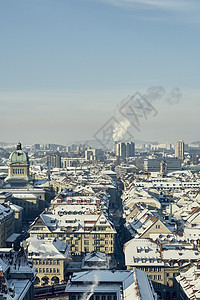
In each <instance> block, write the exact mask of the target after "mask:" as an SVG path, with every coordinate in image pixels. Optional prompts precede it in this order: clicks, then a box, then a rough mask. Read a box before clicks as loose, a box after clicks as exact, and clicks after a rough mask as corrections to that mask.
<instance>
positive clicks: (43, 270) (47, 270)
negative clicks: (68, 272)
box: [36, 268, 60, 274]
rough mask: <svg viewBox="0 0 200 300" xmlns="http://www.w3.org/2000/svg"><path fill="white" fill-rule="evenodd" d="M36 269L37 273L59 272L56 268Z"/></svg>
mask: <svg viewBox="0 0 200 300" xmlns="http://www.w3.org/2000/svg"><path fill="white" fill-rule="evenodd" d="M36 271H37V272H38V273H57V274H60V270H59V269H56V268H53V269H52V268H39V269H36Z"/></svg>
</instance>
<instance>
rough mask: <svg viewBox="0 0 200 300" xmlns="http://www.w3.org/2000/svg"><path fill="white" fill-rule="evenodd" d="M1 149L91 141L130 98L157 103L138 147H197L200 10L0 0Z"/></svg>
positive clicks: (147, 3) (192, 1)
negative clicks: (175, 93) (176, 94)
mask: <svg viewBox="0 0 200 300" xmlns="http://www.w3.org/2000/svg"><path fill="white" fill-rule="evenodd" d="M0 30H1V39H0V108H1V115H0V128H1V134H0V141H5V142H17V141H18V140H20V141H21V142H22V143H50V142H52V143H60V144H68V143H69V142H71V141H75V140H82V139H93V135H94V133H95V132H96V131H97V130H98V129H99V128H100V127H101V126H102V125H103V124H104V123H105V122H106V121H107V120H108V119H109V118H110V117H111V116H112V114H113V112H114V110H115V107H116V106H117V104H118V103H119V102H120V101H121V100H122V99H124V98H126V97H127V96H128V95H131V94H134V93H135V92H136V91H139V92H141V93H145V92H146V91H147V89H148V88H149V87H153V86H163V87H164V88H165V90H166V91H167V93H170V91H172V90H173V89H174V88H176V87H177V88H179V89H180V91H181V94H182V97H181V99H180V100H179V101H178V103H175V104H174V105H170V104H169V103H168V102H167V101H163V100H161V101H156V102H155V103H154V106H155V107H156V109H157V110H158V114H157V116H155V117H152V118H149V119H147V120H143V122H142V121H141V131H140V132H133V133H132V134H133V135H134V136H135V137H136V138H137V139H141V140H152V141H155V140H160V141H161V142H174V141H176V140H177V139H184V140H185V141H186V142H191V141H193V140H200V137H199V126H200V121H199V120H200V118H199V113H200V105H199V99H200V59H199V56H200V54H199V53H200V1H199V0H173V1H172V0H17V1H16V0H13V1H11V0H6V1H5V0H0Z"/></svg>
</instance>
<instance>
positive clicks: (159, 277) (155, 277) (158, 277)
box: [149, 275, 162, 281]
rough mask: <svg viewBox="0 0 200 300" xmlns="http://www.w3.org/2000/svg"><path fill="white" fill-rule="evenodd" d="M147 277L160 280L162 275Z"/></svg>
mask: <svg viewBox="0 0 200 300" xmlns="http://www.w3.org/2000/svg"><path fill="white" fill-rule="evenodd" d="M149 278H150V279H153V280H159V281H161V280H162V276H161V275H149Z"/></svg>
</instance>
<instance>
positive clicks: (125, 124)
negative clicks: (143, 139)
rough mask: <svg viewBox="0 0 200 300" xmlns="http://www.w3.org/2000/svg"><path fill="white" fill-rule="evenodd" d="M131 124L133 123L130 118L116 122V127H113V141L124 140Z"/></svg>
mask: <svg viewBox="0 0 200 300" xmlns="http://www.w3.org/2000/svg"><path fill="white" fill-rule="evenodd" d="M130 125H131V123H130V121H129V120H128V119H124V120H122V121H119V122H115V124H114V129H113V141H114V142H118V141H120V140H122V138H123V137H124V135H125V134H126V133H127V130H128V128H129V127H130Z"/></svg>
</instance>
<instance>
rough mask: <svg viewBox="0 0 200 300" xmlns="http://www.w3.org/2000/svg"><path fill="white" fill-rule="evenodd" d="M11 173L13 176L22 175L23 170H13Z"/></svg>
mask: <svg viewBox="0 0 200 300" xmlns="http://www.w3.org/2000/svg"><path fill="white" fill-rule="evenodd" d="M12 173H13V174H24V169H13V170H12Z"/></svg>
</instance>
